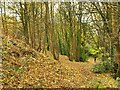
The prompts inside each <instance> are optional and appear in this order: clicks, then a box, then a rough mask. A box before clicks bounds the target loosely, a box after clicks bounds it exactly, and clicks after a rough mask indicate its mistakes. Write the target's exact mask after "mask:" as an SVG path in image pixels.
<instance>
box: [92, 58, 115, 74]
mask: <svg viewBox="0 0 120 90" xmlns="http://www.w3.org/2000/svg"><path fill="white" fill-rule="evenodd" d="M113 69H114V63H113V62H111V60H109V59H107V60H105V61H101V62H99V63H97V64H95V65H93V68H92V71H93V72H95V73H104V72H107V71H112V70H113Z"/></svg>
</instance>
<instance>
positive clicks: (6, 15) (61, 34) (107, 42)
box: [0, 2, 120, 88]
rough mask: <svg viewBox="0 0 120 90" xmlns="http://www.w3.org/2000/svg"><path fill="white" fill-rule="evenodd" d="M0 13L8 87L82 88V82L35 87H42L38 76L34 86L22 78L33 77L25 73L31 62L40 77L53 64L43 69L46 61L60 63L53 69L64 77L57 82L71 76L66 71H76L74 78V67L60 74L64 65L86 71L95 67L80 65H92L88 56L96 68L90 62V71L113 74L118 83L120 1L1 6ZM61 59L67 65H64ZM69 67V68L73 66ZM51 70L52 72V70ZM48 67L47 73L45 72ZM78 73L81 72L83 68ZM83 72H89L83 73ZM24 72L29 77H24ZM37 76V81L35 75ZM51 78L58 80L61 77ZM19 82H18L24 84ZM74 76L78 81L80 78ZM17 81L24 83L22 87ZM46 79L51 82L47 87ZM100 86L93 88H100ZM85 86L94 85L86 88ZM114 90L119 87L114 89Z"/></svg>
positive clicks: (119, 67) (4, 83)
mask: <svg viewBox="0 0 120 90" xmlns="http://www.w3.org/2000/svg"><path fill="white" fill-rule="evenodd" d="M0 14H1V15H0V21H1V25H0V27H1V31H0V37H1V38H2V45H1V48H2V61H3V63H2V64H3V68H4V70H3V75H2V77H3V80H2V82H3V86H4V87H39V88H40V87H52V88H55V87H59V88H61V87H80V85H81V84H77V83H75V85H74V82H73V84H70V83H71V82H72V81H70V83H68V84H60V82H61V83H62V82H64V80H63V81H59V80H58V84H59V85H58V84H55V86H54V85H53V84H51V85H48V83H47V85H46V84H44V85H43V84H40V85H37V84H35V83H36V82H37V83H38V82H39V83H43V82H42V81H44V80H42V78H43V77H41V80H40V78H39V80H40V81H41V82H40V81H39V80H38V81H37V79H36V80H35V81H36V82H34V83H33V84H28V83H30V82H32V81H31V79H29V80H28V82H27V80H26V82H27V84H26V83H23V81H24V80H23V79H21V77H24V78H27V77H29V76H30V73H27V72H28V66H29V64H30V63H28V62H31V64H30V65H31V66H30V68H29V71H31V70H32V69H34V70H33V71H36V73H39V74H40V73H41V74H42V69H43V68H44V67H46V66H47V65H49V64H44V65H45V66H44V67H39V65H40V64H39V61H40V63H42V64H43V63H45V62H46V61H47V60H48V59H50V60H48V61H47V62H52V61H54V63H57V64H55V65H54V64H53V62H52V67H54V69H55V68H58V67H59V70H58V72H57V73H58V74H59V75H61V77H58V78H59V79H60V78H63V77H64V75H67V74H65V72H68V73H69V74H70V73H72V75H73V74H74V73H76V71H75V69H74V70H73V69H70V70H67V69H65V71H63V73H64V74H62V71H61V70H63V69H62V68H63V67H64V66H67V65H68V64H69V63H71V64H73V63H75V66H76V65H79V66H80V67H81V68H88V67H89V65H91V64H86V66H84V65H83V66H82V64H85V63H90V62H91V59H90V58H92V60H94V64H92V68H91V67H90V71H91V73H93V74H94V75H98V76H99V75H103V74H102V73H104V74H105V75H106V74H107V75H108V74H109V76H107V77H111V79H113V80H115V81H118V82H119V80H120V2H1V3H0ZM17 45H18V46H19V47H18V46H17ZM31 55H32V56H31ZM22 57H24V58H22ZM31 57H32V59H31ZM66 57H67V60H68V61H67V62H69V63H68V64H66V65H62V64H61V63H62V62H64V61H66V60H65V58H66ZM28 58H29V60H28ZM33 58H34V59H35V60H36V61H35V60H34V59H33ZM42 58H44V59H42ZM22 60H23V61H22ZM61 60H63V61H62V62H61ZM34 61H35V62H36V63H35V62H34ZM26 63H27V64H26ZM33 63H34V64H33ZM58 63H59V64H58ZM25 64H26V65H28V66H26V67H27V69H26V68H25V69H24V70H21V67H24V65H25ZM57 65H59V66H57ZM34 67H36V69H37V68H38V67H39V68H40V70H41V71H40V72H38V71H37V70H36V69H35V68H34ZM69 67H70V68H71V66H69ZM10 68H11V69H10ZM78 68H79V67H78ZM47 69H48V72H46V73H48V74H49V72H52V70H53V69H50V68H47ZM47 69H43V70H46V71H47ZM25 70H26V72H25ZM49 70H50V71H49ZM55 70H56V69H55ZM72 70H73V71H75V72H72ZM76 70H77V71H79V69H76ZM53 71H54V70H53ZM59 71H61V73H59ZM83 71H85V70H84V69H83ZM43 72H45V71H43ZM81 72H82V71H81ZM22 73H25V75H28V76H26V77H25V76H24V75H23V74H22ZM26 73H27V74H26ZM84 73H87V71H86V72H84ZM98 73H99V74H98ZM33 74H34V73H33ZM9 75H10V76H9ZM17 75H18V76H17ZM34 75H36V77H37V74H34ZM52 75H56V76H53V77H57V74H52ZM59 75H58V76H59ZM62 75H63V76H62ZM94 75H93V76H94ZM110 75H111V76H110ZM13 76H14V77H13ZM68 76H69V75H68ZM83 76H84V75H83ZM88 76H89V75H88ZM46 77H47V76H46ZM53 77H51V78H53ZM85 77H87V76H85ZM91 77H92V76H91ZM16 78H18V79H19V78H20V80H18V79H16ZM66 78H67V77H66ZM69 78H71V76H69ZM69 78H68V79H67V80H69ZM75 78H76V79H77V75H75ZM87 78H89V77H87ZM102 78H105V77H102ZM54 79H55V78H53V80H54ZM21 80H23V81H21ZM55 80H56V79H55ZM80 80H81V79H80ZM86 80H87V79H86ZM17 81H20V82H21V83H20V82H19V84H18V83H17ZM47 81H48V79H47V80H46V81H45V82H44V83H46V82H47ZM88 81H89V80H88ZM108 81H109V80H108ZM50 82H52V81H50ZM75 82H77V81H75ZM81 82H82V81H81ZM106 82H107V80H106ZM14 83H16V84H14ZM78 83H79V82H78ZM96 83H98V82H96ZM119 83H120V82H119ZM13 84H14V85H13ZM49 84H50V83H49ZM100 84H101V83H99V84H97V86H92V87H94V88H100V87H101V86H100ZM62 85H63V86H62ZM67 85H68V86H67ZM82 86H84V85H82ZM118 86H119V87H120V85H117V86H116V87H118ZM85 87H90V86H86V85H85ZM104 87H105V86H103V88H104ZM106 87H110V86H106ZM113 88H115V87H114V86H113Z"/></svg>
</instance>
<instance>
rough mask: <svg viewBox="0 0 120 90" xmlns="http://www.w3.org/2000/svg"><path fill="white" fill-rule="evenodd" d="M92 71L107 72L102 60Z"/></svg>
mask: <svg viewBox="0 0 120 90" xmlns="http://www.w3.org/2000/svg"><path fill="white" fill-rule="evenodd" d="M92 71H93V72H95V73H103V72H105V67H104V65H103V63H102V62H101V63H97V64H95V65H94V66H93V67H92Z"/></svg>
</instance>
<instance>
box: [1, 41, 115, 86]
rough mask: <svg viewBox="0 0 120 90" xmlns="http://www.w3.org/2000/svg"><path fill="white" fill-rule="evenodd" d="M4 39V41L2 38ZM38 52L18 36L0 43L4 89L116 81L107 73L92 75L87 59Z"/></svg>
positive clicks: (97, 84)
mask: <svg viewBox="0 0 120 90" xmlns="http://www.w3.org/2000/svg"><path fill="white" fill-rule="evenodd" d="M3 41H4V40H3ZM49 54H50V53H48V55H46V54H43V53H39V52H37V51H35V50H34V49H31V48H30V47H29V45H27V44H26V43H24V42H23V41H20V40H18V39H14V40H12V39H9V40H8V43H7V44H6V45H4V46H3V57H2V60H3V70H2V73H3V74H2V82H3V87H4V88H10V87H11V88H65V87H67V88H89V87H91V88H97V87H99V88H105V87H109V88H111V87H112V88H115V87H116V81H115V80H114V79H112V78H111V77H110V76H109V75H108V74H95V73H93V72H92V71H91V68H92V65H93V64H94V63H93V62H91V61H92V58H90V59H89V61H90V62H70V61H69V60H68V57H67V56H64V55H60V57H59V61H57V60H54V59H53V58H52V56H51V55H49Z"/></svg>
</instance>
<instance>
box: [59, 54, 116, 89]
mask: <svg viewBox="0 0 120 90" xmlns="http://www.w3.org/2000/svg"><path fill="white" fill-rule="evenodd" d="M60 62H61V64H62V66H63V67H65V68H67V69H68V70H72V72H71V73H73V74H74V77H73V75H71V76H69V79H70V82H72V84H71V86H73V87H74V85H75V87H96V86H97V84H98V82H99V81H100V83H102V84H103V86H106V87H112V85H111V84H110V83H111V82H112V83H114V80H113V79H112V78H111V77H109V76H108V74H95V73H93V72H92V71H91V68H92V66H93V64H94V62H93V58H90V60H89V62H70V61H69V60H68V57H66V56H62V55H61V56H60ZM109 81H110V83H109Z"/></svg>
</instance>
